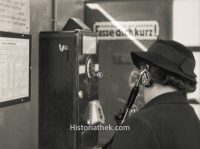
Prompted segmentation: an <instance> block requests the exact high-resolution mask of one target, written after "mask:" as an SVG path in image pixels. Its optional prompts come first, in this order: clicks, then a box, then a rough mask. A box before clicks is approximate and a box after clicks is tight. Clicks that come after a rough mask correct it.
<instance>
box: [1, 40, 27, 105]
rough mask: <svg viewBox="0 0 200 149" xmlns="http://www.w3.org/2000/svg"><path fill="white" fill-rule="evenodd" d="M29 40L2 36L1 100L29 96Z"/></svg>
mask: <svg viewBox="0 0 200 149" xmlns="http://www.w3.org/2000/svg"><path fill="white" fill-rule="evenodd" d="M29 42H30V41H29V39H21V38H10V37H9V38H7V37H0V102H5V101H9V100H14V99H19V98H24V97H29Z"/></svg>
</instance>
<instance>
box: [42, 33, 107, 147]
mask: <svg viewBox="0 0 200 149" xmlns="http://www.w3.org/2000/svg"><path fill="white" fill-rule="evenodd" d="M96 45H97V40H96V34H95V33H93V32H91V31H89V30H85V31H84V30H79V29H75V30H71V31H60V32H41V33H40V47H39V50H40V51H39V148H40V149H86V148H93V147H95V146H96V145H97V144H98V131H94V130H93V131H92V130H91V131H89V130H77V129H78V127H76V126H80V125H84V126H89V125H95V124H96V123H103V122H104V116H103V111H102V109H101V106H100V104H99V102H98V100H99V99H98V80H99V78H101V77H102V76H103V74H102V73H101V72H100V71H99V63H98V57H97V50H96ZM91 106H92V109H93V111H91V110H90V109H91ZM94 107H95V108H96V109H97V111H94V109H95V108H94ZM95 112H96V113H97V114H96V115H95ZM94 117H95V118H94Z"/></svg>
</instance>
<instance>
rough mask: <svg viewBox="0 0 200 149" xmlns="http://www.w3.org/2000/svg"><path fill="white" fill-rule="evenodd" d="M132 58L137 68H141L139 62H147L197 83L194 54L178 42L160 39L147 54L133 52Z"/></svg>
mask: <svg viewBox="0 0 200 149" xmlns="http://www.w3.org/2000/svg"><path fill="white" fill-rule="evenodd" d="M131 57H132V60H133V62H134V64H135V65H136V66H137V67H139V62H141V61H147V62H150V63H151V64H153V65H155V66H157V67H160V68H162V69H164V70H166V71H169V72H172V73H175V74H177V75H179V76H181V77H184V78H187V79H189V80H191V81H192V82H194V83H196V75H195V73H194V67H195V59H194V56H193V53H192V51H191V50H190V49H188V48H186V47H185V46H184V45H182V44H180V43H178V42H176V41H173V40H161V39H159V40H157V41H155V42H154V43H153V44H152V45H151V46H150V47H149V49H148V51H147V52H143V51H135V52H131Z"/></svg>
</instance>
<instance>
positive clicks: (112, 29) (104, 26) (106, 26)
mask: <svg viewBox="0 0 200 149" xmlns="http://www.w3.org/2000/svg"><path fill="white" fill-rule="evenodd" d="M93 30H94V31H95V32H96V33H97V36H98V39H99V40H119V39H120V40H121V39H122V40H123V39H128V38H135V39H137V40H155V39H157V37H158V36H159V24H158V22H157V21H118V22H96V23H95V24H94V26H93Z"/></svg>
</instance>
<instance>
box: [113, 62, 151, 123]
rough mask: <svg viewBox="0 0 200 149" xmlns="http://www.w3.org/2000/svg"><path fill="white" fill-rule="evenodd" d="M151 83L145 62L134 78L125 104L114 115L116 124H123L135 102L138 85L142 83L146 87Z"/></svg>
mask: <svg viewBox="0 0 200 149" xmlns="http://www.w3.org/2000/svg"><path fill="white" fill-rule="evenodd" d="M151 84H152V80H151V75H150V72H149V65H147V64H146V65H145V66H144V67H143V68H142V70H141V71H140V72H139V76H138V79H137V80H136V83H135V85H134V87H133V89H132V90H131V92H130V95H129V98H128V101H127V103H126V105H125V106H124V107H123V109H122V111H121V112H120V113H119V114H118V115H116V116H115V119H116V121H117V123H118V124H120V125H121V124H123V123H124V121H125V120H126V119H127V117H128V115H129V113H130V111H131V108H132V106H133V104H134V102H135V99H136V97H137V95H138V92H139V86H140V85H143V86H146V87H148V86H151Z"/></svg>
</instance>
